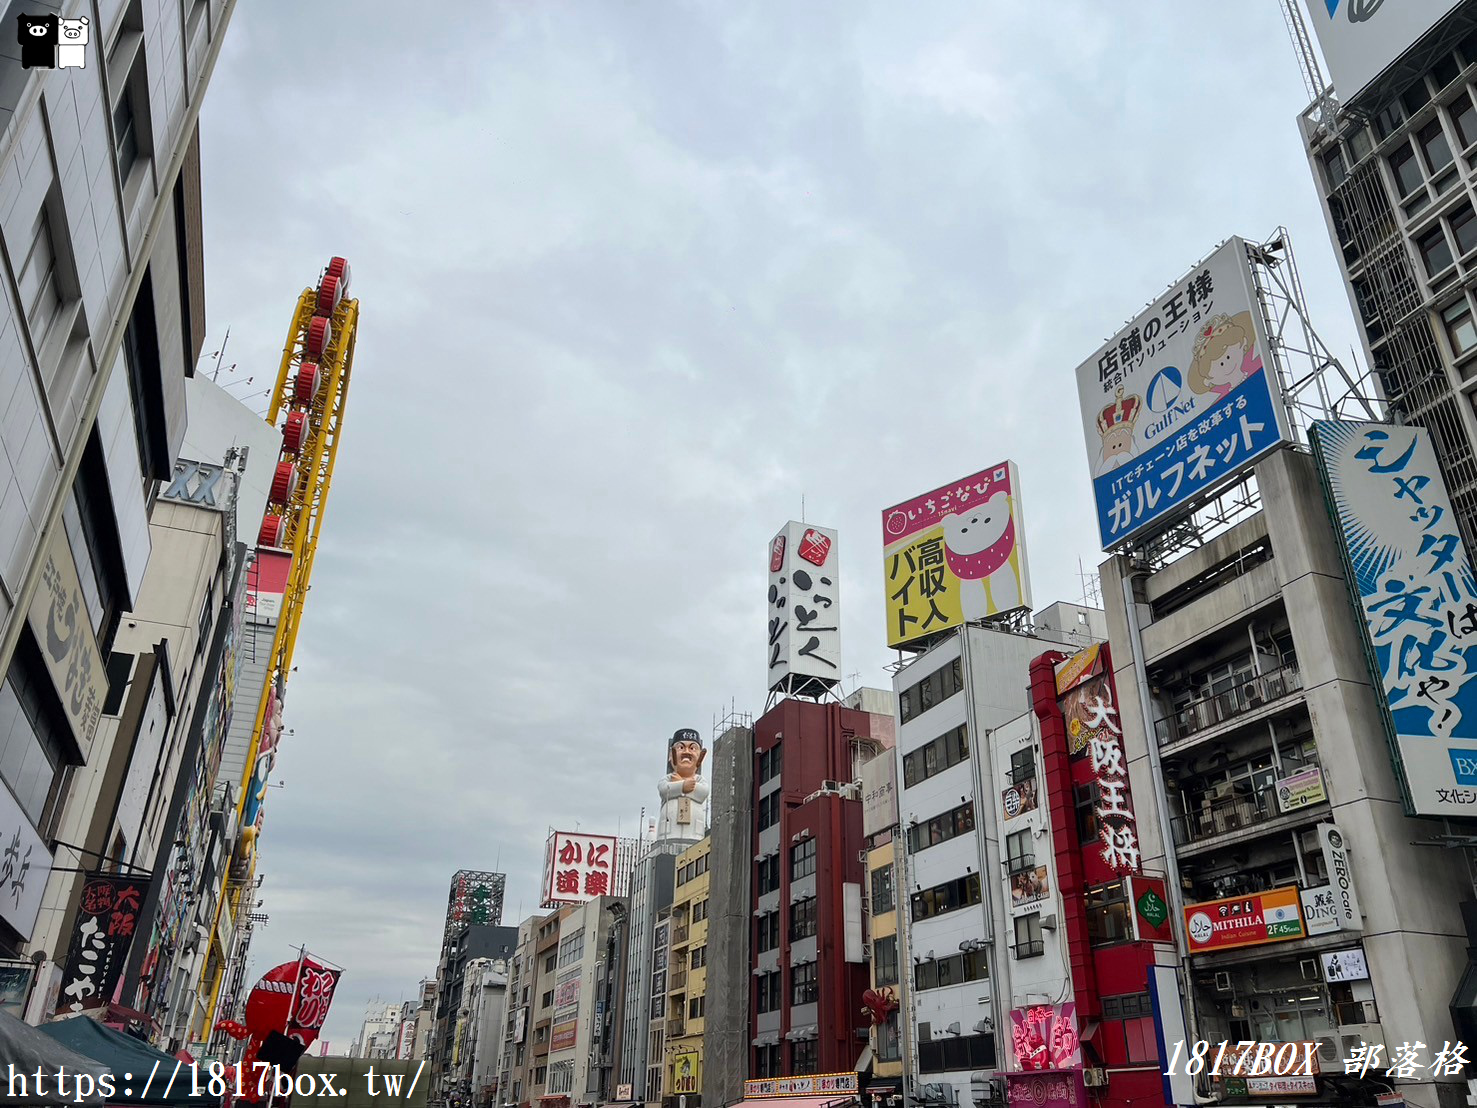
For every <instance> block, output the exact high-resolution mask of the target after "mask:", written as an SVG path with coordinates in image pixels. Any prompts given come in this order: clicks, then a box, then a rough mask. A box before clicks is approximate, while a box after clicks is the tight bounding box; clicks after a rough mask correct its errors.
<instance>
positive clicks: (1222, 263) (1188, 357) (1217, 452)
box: [1077, 238, 1290, 550]
mask: <svg viewBox="0 0 1477 1108" xmlns="http://www.w3.org/2000/svg"><path fill="white" fill-rule="evenodd" d="M1266 336H1267V328H1266V324H1265V322H1264V321H1263V319H1262V314H1261V309H1260V307H1259V306H1258V304H1257V300H1256V297H1255V295H1254V293H1253V291H1252V282H1251V268H1250V266H1249V265H1248V263H1247V259H1246V243H1245V242H1244V241H1243V240H1242V239H1239V238H1233V239H1231V240H1230V241H1229V242H1227V243H1226V244H1225V245H1224V246H1222V247H1221V248H1220V249H1219V250H1217V251H1216V252H1215V253H1214V254H1212V255H1211V256H1210V257H1209V258H1206V259H1205V260H1204V261H1203V262H1201V263H1200V264H1199V265H1197V266H1195V268H1194V269H1192V270H1191V271H1190V272H1189V274H1187V275H1186V276H1185V277H1184V278H1182V279H1181V280H1179V281H1177V282H1175V284H1174V285H1172V286H1171V287H1170V290H1169V291H1168V292H1167V293H1165V294H1164V295H1163V296H1161V297H1159V299H1158V300H1156V301H1154V303H1153V304H1152V305H1150V306H1149V308H1148V309H1147V310H1145V311H1143V312H1141V313H1140V314H1139V315H1138V316H1137V317H1136V318H1135V319H1133V320H1132V321H1131V322H1130V323H1129V324H1128V325H1127V326H1126V327H1124V328H1123V329H1122V330H1121V331H1119V332H1118V334H1116V335H1114V336H1113V338H1112V339H1111V340H1109V341H1108V343H1107V344H1106V345H1104V346H1102V347H1101V348H1100V349H1099V350H1098V351H1097V353H1096V354H1094V355H1093V356H1092V357H1091V358H1089V359H1088V360H1087V361H1085V362H1083V363H1082V365H1080V366H1079V367H1078V368H1077V395H1078V399H1079V400H1080V402H1081V406H1082V427H1083V433H1084V435H1085V436H1086V440H1087V462H1088V466H1089V467H1090V468H1091V470H1092V487H1093V496H1094V499H1095V500H1096V502H1097V516H1098V532H1099V534H1100V535H1101V537H1102V543H1103V549H1104V550H1108V549H1112V548H1115V547H1117V546H1119V545H1121V544H1122V543H1124V542H1125V541H1127V540H1129V539H1132V538H1134V537H1135V536H1138V535H1142V534H1144V533H1146V532H1148V531H1152V530H1154V529H1156V528H1159V527H1163V526H1165V525H1166V524H1168V523H1169V522H1170V521H1171V520H1172V519H1173V518H1174V517H1175V516H1176V514H1178V513H1180V512H1182V511H1183V510H1186V509H1188V507H1190V506H1191V502H1192V501H1194V500H1196V499H1198V498H1200V497H1202V496H1203V495H1205V494H1208V493H1211V492H1213V491H1214V490H1215V489H1216V488H1218V487H1219V486H1221V485H1223V484H1225V483H1226V482H1227V481H1230V480H1231V479H1232V478H1234V477H1236V476H1237V475H1238V474H1240V473H1242V472H1243V471H1244V470H1246V469H1247V467H1248V466H1250V465H1251V463H1252V462H1254V461H1256V460H1257V459H1258V458H1260V457H1261V456H1262V455H1264V454H1266V453H1267V452H1268V451H1270V450H1273V449H1275V448H1276V447H1277V446H1278V445H1280V444H1281V443H1283V442H1284V441H1286V440H1287V439H1288V438H1290V435H1289V434H1288V430H1287V428H1288V422H1287V412H1286V409H1285V408H1284V407H1283V403H1282V389H1281V386H1280V384H1279V382H1278V380H1277V369H1276V365H1275V364H1274V363H1273V362H1272V360H1271V354H1270V352H1269V350H1268V346H1267V338H1266ZM1264 360H1265V361H1264Z"/></svg>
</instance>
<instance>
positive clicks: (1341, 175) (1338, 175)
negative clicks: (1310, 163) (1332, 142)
mask: <svg viewBox="0 0 1477 1108" xmlns="http://www.w3.org/2000/svg"><path fill="white" fill-rule="evenodd" d="M1323 170H1324V172H1325V173H1326V174H1327V175H1328V187H1329V188H1331V189H1336V188H1338V187H1339V186H1340V185H1341V184H1343V183H1344V181H1346V180H1347V179H1348V176H1349V171H1348V170H1347V169H1345V168H1344V152H1343V151H1342V150H1340V149H1339V148H1338V147H1337V146H1335V147H1334V148H1333V149H1332V150H1330V151H1328V153H1326V154H1324V155H1323Z"/></svg>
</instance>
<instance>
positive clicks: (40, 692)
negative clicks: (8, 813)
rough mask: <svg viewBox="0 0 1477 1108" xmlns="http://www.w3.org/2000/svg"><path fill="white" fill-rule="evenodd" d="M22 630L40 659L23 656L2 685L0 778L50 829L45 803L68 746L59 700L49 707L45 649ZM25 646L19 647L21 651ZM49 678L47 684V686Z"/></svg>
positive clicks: (28, 812)
mask: <svg viewBox="0 0 1477 1108" xmlns="http://www.w3.org/2000/svg"><path fill="white" fill-rule="evenodd" d="M28 639H30V632H29V631H24V632H22V649H24V648H26V647H27V646H28V647H29V649H27V650H26V653H27V654H29V653H30V652H31V651H32V650H34V651H35V652H36V655H37V656H36V660H35V664H34V665H31V664H27V663H23V662H22V661H21V660H20V658H19V657H17V660H16V661H15V662H14V663H12V665H11V667H10V673H9V674H8V675H7V677H6V678H5V683H4V685H0V777H3V778H4V779H5V782H6V784H8V785H9V786H10V791H11V792H13V793H14V794H15V798H16V800H17V801H18V802H19V803H20V806H21V809H22V811H24V812H25V813H26V816H27V817H28V818H29V819H30V821H31V822H32V823H34V824H35V825H36V826H37V828H38V829H41V830H43V831H44V830H45V828H44V827H43V823H44V822H45V816H46V814H47V813H46V802H47V800H48V798H49V797H50V795H51V793H52V789H53V787H54V786H55V785H56V784H57V783H58V781H59V780H60V777H61V775H62V772H63V770H64V767H65V760H64V758H63V757H62V750H63V749H64V747H63V746H62V743H61V735H62V732H61V731H60V729H59V727H58V719H57V715H58V713H59V712H60V710H61V707H60V705H59V704H58V705H56V706H55V707H49V706H48V701H49V700H54V699H55V696H56V693H55V691H54V690H53V689H52V688H51V682H50V678H48V677H45V676H42V677H40V678H39V679H38V677H37V673H38V672H39V673H41V674H43V675H44V673H45V670H44V669H42V668H41V667H42V666H43V664H44V663H42V662H41V660H40V648H39V647H38V646H36V645H35V643H34V640H32V641H31V642H29V643H27V642H26V640H28ZM19 653H20V650H19V649H18V650H17V655H19ZM42 681H45V685H44V686H43V685H42Z"/></svg>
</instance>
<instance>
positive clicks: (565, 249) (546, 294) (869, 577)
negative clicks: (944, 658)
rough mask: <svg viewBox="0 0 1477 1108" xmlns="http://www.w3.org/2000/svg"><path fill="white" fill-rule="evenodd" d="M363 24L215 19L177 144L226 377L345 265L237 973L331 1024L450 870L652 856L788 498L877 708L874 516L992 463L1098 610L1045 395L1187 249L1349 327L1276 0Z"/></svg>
mask: <svg viewBox="0 0 1477 1108" xmlns="http://www.w3.org/2000/svg"><path fill="white" fill-rule="evenodd" d="M349 10H350V8H349V6H343V5H299V4H291V3H288V2H287V0H258V2H257V3H254V4H252V5H241V6H239V8H238V15H237V17H236V19H235V21H234V23H233V26H232V29H231V32H230V36H229V39H228V43H227V48H226V52H225V54H224V55H223V57H222V60H221V64H220V67H219V69H218V70H217V75H216V78H215V82H214V84H213V87H212V89H211V91H210V94H209V98H208V100H207V104H206V108H205V112H204V134H203V139H202V142H203V151H204V158H205V173H206V185H205V188H206V193H205V210H206V235H207V248H208V255H207V286H208V290H209V296H210V304H209V311H210V324H211V335H212V340H215V339H217V338H218V337H219V336H221V335H222V334H223V333H224V330H225V327H226V325H228V324H229V325H230V327H231V345H230V348H229V351H228V357H227V359H226V360H227V362H230V361H236V362H238V363H239V366H240V369H238V371H237V373H236V374H235V375H233V379H238V380H239V379H243V378H244V376H245V375H246V374H247V373H254V374H256V376H257V380H258V382H259V383H260V382H263V381H266V380H267V379H269V378H271V377H273V376H274V375H275V371H276V366H277V362H278V359H279V358H280V355H281V347H282V341H283V338H284V337H285V333H286V330H287V324H288V319H289V313H290V311H291V308H292V304H293V302H294V299H295V297H296V295H297V293H298V291H299V290H300V289H301V288H302V287H303V286H304V285H305V284H307V283H309V282H310V281H312V280H313V278H314V276H315V275H316V273H317V272H318V269H319V267H320V266H322V264H323V263H324V262H325V261H326V259H327V257H328V256H330V255H331V254H335V253H341V254H344V255H345V256H347V257H348V258H349V259H350V261H351V263H352V264H353V267H354V289H353V294H354V295H356V296H358V297H359V298H360V303H361V307H362V310H363V313H364V315H363V325H362V327H361V331H360V341H359V347H358V352H357V357H356V365H355V372H354V384H353V390H352V394H351V398H350V402H349V418H348V427H347V431H346V434H345V436H344V441H343V446H342V451H341V455H340V464H339V468H338V472H337V475H336V477H335V484H334V489H333V494H332V500H331V504H330V507H329V512H328V517H327V520H326V523H325V528H324V540H323V545H322V548H321V549H320V551H319V553H318V557H317V562H316V565H315V574H314V583H313V592H312V595H311V597H310V599H309V602H308V606H307V610H306V614H305V617H304V620H303V626H302V636H301V639H300V643H299V647H298V656H297V659H296V661H297V663H298V666H299V672H298V673H297V674H296V675H295V676H294V677H293V679H292V684H291V687H290V690H289V702H288V705H287V713H286V719H287V726H289V727H292V728H294V729H295V731H296V734H295V735H293V736H291V737H290V738H288V739H287V740H286V741H285V743H284V747H283V752H282V760H281V763H280V765H279V773H278V774H277V776H279V777H280V778H282V779H283V780H285V781H286V782H287V788H285V789H282V790H274V791H273V792H272V793H271V794H270V799H269V802H268V809H267V824H266V832H265V834H264V837H263V866H264V870H265V872H266V873H267V874H268V880H267V884H266V886H265V888H266V890H267V905H266V908H267V910H268V911H269V912H270V913H271V915H272V922H271V924H270V926H269V927H268V929H267V931H266V932H265V933H264V935H263V936H262V937H261V938H259V940H258V942H257V944H256V947H255V957H254V970H255V971H258V972H259V971H260V970H262V969H265V968H266V967H268V966H270V965H272V964H275V962H277V961H280V960H281V959H282V958H284V957H287V956H288V955H289V954H291V953H292V952H293V951H294V950H295V949H296V946H297V944H298V943H300V942H305V943H307V944H308V945H309V946H310V948H312V949H314V950H316V951H319V952H321V953H322V954H323V955H324V956H326V957H329V958H332V959H334V960H335V961H338V962H341V963H343V964H344V965H345V966H346V968H347V975H346V977H345V979H344V985H343V991H342V993H341V995H340V998H339V1002H338V1004H337V1006H336V1007H335V1009H334V1012H333V1014H332V1016H331V1017H330V1022H329V1038H330V1039H332V1040H334V1041H336V1042H339V1043H347V1041H348V1040H349V1039H350V1038H352V1036H353V1034H354V1032H355V1031H356V1029H357V1027H358V1024H359V1020H360V1019H361V1017H362V1014H363V1006H364V1003H365V1002H366V1001H367V1000H368V999H369V998H370V997H371V996H375V995H378V996H381V997H385V998H390V999H397V998H399V997H401V996H404V997H407V998H408V997H410V996H412V995H413V993H414V989H415V983H416V979H417V978H418V977H419V976H420V975H422V974H424V973H429V972H431V970H432V969H433V967H434V964H435V959H436V955H437V950H438V944H439V940H440V935H441V914H442V911H443V910H444V906H445V895H446V887H447V883H448V881H449V879H450V877H451V874H452V872H453V871H454V870H456V869H457V868H461V867H468V868H480V867H489V868H490V867H492V866H493V864H494V862H496V861H500V864H501V866H502V868H503V869H504V870H505V871H506V872H507V874H508V904H507V919H508V921H510V922H516V919H517V913H518V912H519V911H520V910H521V911H522V912H523V913H525V914H526V913H528V912H531V911H533V910H535V906H536V905H535V901H536V898H537V895H538V887H539V870H540V867H541V864H542V848H543V842H544V837H545V834H546V831H547V830H548V828H549V827H550V826H572V825H573V824H574V823H575V821H579V822H580V824H581V826H583V827H584V828H586V829H599V830H608V831H614V830H616V829H617V827H619V829H620V830H621V832H622V833H623V834H628V835H629V834H634V833H635V831H636V827H637V822H638V818H639V815H640V813H641V810H642V808H643V807H645V808H646V809H647V810H648V811H651V810H653V809H654V806H655V803H656V797H655V788H654V786H655V781H656V778H657V777H658V776H659V774H660V771H661V764H662V763H661V758H662V743H663V741H664V739H665V738H666V736H668V735H670V734H671V732H672V730H673V729H675V728H676V727H679V726H689V725H695V726H698V727H699V728H700V729H703V730H706V729H707V728H708V727H709V726H710V725H711V723H712V721H713V719H714V717H715V715H716V714H719V713H721V712H723V711H725V710H726V709H727V707H728V706H729V705H730V703H731V702H733V703H736V705H737V707H738V708H739V709H740V710H747V711H756V712H757V711H758V710H759V709H761V708H762V706H763V683H764V668H763V666H764V659H763V645H762V644H763V627H764V609H763V576H762V574H763V568H762V567H763V556H764V550H765V544H766V542H767V540H768V539H769V537H770V536H771V535H772V534H773V533H774V532H775V531H776V530H777V529H778V528H779V527H780V526H781V525H782V524H783V523H784V522H785V520H787V519H789V518H793V517H797V516H798V515H799V511H800V500H801V496H802V495H804V496H805V498H806V514H807V518H809V519H811V520H813V521H816V522H821V523H825V524H827V525H831V526H836V527H838V528H839V529H840V532H841V559H842V585H841V587H842V594H843V604H844V614H843V617H842V619H843V631H844V637H843V650H844V657H843V663H844V664H843V669H844V670H845V671H846V673H848V674H853V673H857V674H860V675H861V679H862V680H864V681H866V682H867V683H871V684H882V683H885V681H886V674H885V671H884V670H883V668H882V667H883V665H884V663H885V662H887V661H888V660H889V659H890V656H889V655H888V653H887V652H886V651H885V650H884V649H883V646H884V643H885V635H884V630H883V622H882V604H881V596H880V591H879V588H878V585H879V581H878V571H879V569H880V564H881V560H880V551H879V550H878V549H877V542H878V527H879V518H880V511H881V509H882V508H883V507H885V506H886V505H888V504H891V503H893V502H896V501H898V500H901V499H904V498H906V497H908V496H911V495H913V494H916V493H918V492H920V491H922V490H924V489H927V488H932V487H935V486H938V485H941V484H943V483H944V482H946V481H949V480H952V479H954V478H956V477H960V476H963V475H965V474H967V473H972V472H974V471H976V470H978V469H980V468H982V467H983V466H986V465H989V464H992V463H993V462H995V461H997V460H999V459H1001V458H1004V457H1012V458H1014V459H1015V460H1016V461H1017V462H1018V463H1019V465H1020V466H1021V471H1022V478H1023V483H1024V485H1025V514H1026V520H1027V537H1028V540H1029V547H1030V555H1031V569H1032V579H1033V583H1034V585H1035V592H1036V598H1037V601H1038V603H1046V602H1049V601H1051V600H1055V599H1076V598H1078V596H1079V595H1080V592H1081V586H1080V584H1079V580H1078V577H1077V570H1078V559H1079V558H1080V559H1081V560H1082V561H1083V563H1084V564H1086V565H1087V566H1088V567H1089V568H1090V567H1091V566H1093V565H1094V564H1095V563H1096V561H1097V560H1098V558H1099V555H1098V552H1097V550H1096V548H1095V543H1094V539H1093V536H1094V534H1095V531H1094V527H1093V524H1092V518H1093V517H1092V513H1091V510H1090V505H1089V503H1088V484H1087V481H1086V472H1085V464H1084V463H1085V454H1084V446H1083V443H1082V441H1081V435H1080V431H1079V429H1078V425H1077V417H1076V409H1075V406H1074V404H1073V396H1074V391H1075V390H1074V385H1073V382H1072V372H1073V370H1074V368H1075V366H1076V365H1077V363H1078V362H1079V361H1080V360H1081V359H1083V358H1085V357H1086V356H1088V355H1089V354H1090V353H1091V352H1092V351H1093V350H1094V349H1095V348H1096V347H1097V345H1098V344H1099V343H1100V342H1101V340H1102V339H1103V337H1104V336H1105V335H1107V334H1108V333H1110V332H1111V331H1113V330H1114V329H1116V327H1117V326H1118V324H1119V322H1120V321H1121V320H1123V319H1124V318H1125V317H1127V316H1129V315H1131V314H1132V313H1133V312H1135V311H1136V310H1137V309H1138V307H1139V305H1141V304H1142V303H1143V302H1144V301H1146V300H1148V299H1149V298H1150V297H1151V296H1153V295H1155V294H1156V293H1157V292H1158V290H1159V289H1160V288H1162V287H1163V286H1164V285H1165V284H1166V283H1168V282H1169V281H1170V280H1171V279H1172V278H1173V277H1175V276H1177V275H1178V274H1179V273H1181V272H1183V271H1184V270H1185V269H1186V268H1188V266H1189V265H1190V263H1191V262H1193V261H1194V260H1195V259H1196V258H1197V257H1198V256H1200V255H1202V254H1204V253H1206V252H1208V250H1209V248H1210V247H1211V245H1212V244H1213V243H1214V242H1216V241H1218V240H1219V239H1221V238H1223V237H1225V236H1226V235H1229V234H1233V233H1243V234H1249V235H1260V234H1264V233H1267V232H1270V231H1271V230H1272V228H1274V227H1275V226H1276V225H1277V224H1278V223H1286V224H1287V225H1288V226H1289V227H1290V228H1291V230H1292V232H1293V235H1294V238H1295V241H1296V244H1297V247H1298V250H1299V259H1300V262H1301V264H1302V267H1303V273H1304V279H1305V282H1306V283H1307V285H1308V290H1309V296H1310V299H1311V301H1312V303H1313V307H1314V310H1315V312H1316V313H1317V315H1318V318H1319V320H1320V322H1321V323H1323V324H1324V326H1325V327H1326V329H1327V330H1328V332H1329V338H1330V340H1331V342H1333V343H1334V345H1335V346H1336V348H1337V349H1344V348H1346V347H1347V346H1348V344H1349V342H1350V340H1351V337H1352V334H1353V331H1352V324H1351V322H1350V320H1349V318H1348V307H1347V303H1346V301H1345V299H1344V297H1343V294H1342V292H1341V289H1340V287H1339V285H1338V283H1337V278H1336V271H1335V270H1334V269H1333V267H1332V259H1331V256H1330V253H1329V249H1330V248H1329V247H1328V245H1327V242H1326V234H1325V231H1324V229H1323V226H1322V223H1321V217H1320V216H1319V213H1318V210H1317V205H1316V199H1315V197H1314V194H1313V190H1312V187H1311V185H1310V183H1309V182H1308V180H1307V172H1308V171H1307V166H1306V162H1305V160H1304V158H1303V155H1302V151H1301V147H1300V145H1299V142H1298V137H1297V132H1296V127H1295V122H1294V117H1295V115H1296V113H1297V112H1298V111H1299V110H1300V108H1301V107H1302V106H1303V92H1302V89H1301V84H1300V82H1299V79H1298V75H1297V72H1296V68H1295V63H1294V61H1293V56H1292V51H1291V49H1290V47H1289V46H1288V44H1287V42H1286V38H1285V32H1284V30H1283V27H1282V24H1281V19H1280V16H1279V15H1278V13H1277V12H1276V11H1275V9H1274V8H1273V7H1272V6H1270V5H1269V6H1266V7H1265V8H1264V9H1263V8H1253V7H1251V6H1248V7H1246V9H1245V10H1241V9H1239V8H1238V9H1237V10H1234V11H1231V10H1228V9H1227V8H1225V7H1224V6H1222V7H1221V8H1217V9H1214V10H1211V9H1207V10H1204V11H1201V10H1198V9H1196V8H1195V7H1194V6H1188V5H1176V4H1170V3H1168V2H1167V0H1154V2H1149V3H1143V4H1137V5H1117V6H1114V7H1113V8H1111V9H1108V8H1106V7H1105V6H1104V5H1101V4H1092V3H1087V2H1077V3H1062V4H1059V5H1056V6H1054V10H1053V15H1052V17H1051V18H1050V19H1043V18H1042V17H1041V14H1040V12H1039V11H1038V10H1037V9H1036V8H1035V7H1032V8H1029V9H1019V10H1017V9H1013V8H1010V7H1008V6H1006V5H989V6H981V5H977V4H967V3H962V2H961V3H943V2H939V3H936V4H930V5H926V6H924V7H922V8H920V7H918V6H911V7H902V6H898V5H894V4H888V3H880V2H877V3H870V4H854V3H839V2H836V3H819V4H808V5H801V6H794V5H781V4H773V3H771V4H763V3H754V4H746V5H732V4H726V3H720V2H717V0H714V2H708V3H674V4H667V5H640V6H636V5H610V4H600V3H590V2H584V3H576V2H565V3H551V4H538V5H522V4H483V3H474V2H470V0H468V2H465V3H452V4H446V5H440V6H438V9H437V12H438V17H437V18H436V19H434V20H412V21H408V20H407V18H406V15H405V14H404V13H405V9H404V7H403V5H400V6H396V5H390V4H387V3H382V2H379V0H373V2H370V0H366V2H363V3H359V4H356V5H353V6H352V14H350V15H347V16H346V15H345V12H347V11H349ZM412 23H413V24H414V25H413V26H412ZM214 348H215V347H214V344H212V345H211V346H209V347H208V349H214ZM255 387H259V386H253V388H255ZM232 391H233V392H237V393H240V392H244V391H249V390H246V389H244V388H233V390H232ZM851 680H852V679H849V683H850V681H851Z"/></svg>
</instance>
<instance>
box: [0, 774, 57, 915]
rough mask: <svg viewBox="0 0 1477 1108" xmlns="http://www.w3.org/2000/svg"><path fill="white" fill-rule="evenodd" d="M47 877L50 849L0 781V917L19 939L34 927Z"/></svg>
mask: <svg viewBox="0 0 1477 1108" xmlns="http://www.w3.org/2000/svg"><path fill="white" fill-rule="evenodd" d="M50 876H51V852H50V851H48V850H47V849H46V844H45V843H44V842H42V841H41V836H40V835H38V834H36V829H35V828H34V827H32V826H31V821H30V820H29V819H27V818H26V813H25V812H24V811H22V810H21V806H20V805H19V804H18V803H17V802H16V799H15V797H14V796H12V795H11V793H10V789H9V788H8V787H7V786H6V784H5V783H4V782H3V781H0V919H3V920H4V921H5V922H6V923H8V924H10V926H11V927H14V928H15V929H16V931H17V932H19V934H20V937H21V938H22V939H29V938H30V937H31V928H33V927H35V926H36V914H37V913H38V912H40V911H41V894H42V892H44V891H45V889H46V879H47V878H48V877H50Z"/></svg>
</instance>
